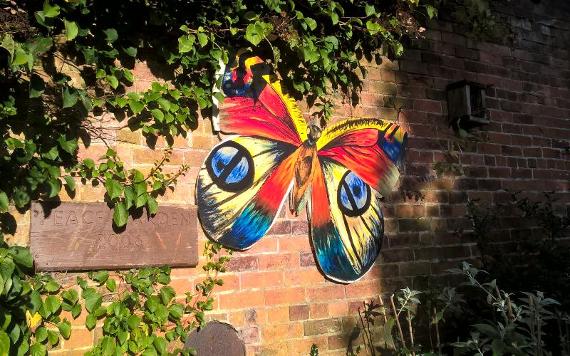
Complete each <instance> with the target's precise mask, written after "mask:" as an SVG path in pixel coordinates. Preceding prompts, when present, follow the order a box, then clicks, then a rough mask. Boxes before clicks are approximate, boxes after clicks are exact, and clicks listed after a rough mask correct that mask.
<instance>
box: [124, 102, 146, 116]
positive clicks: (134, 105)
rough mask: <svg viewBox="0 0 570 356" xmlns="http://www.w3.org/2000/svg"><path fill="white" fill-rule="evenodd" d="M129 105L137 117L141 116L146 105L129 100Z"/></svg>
mask: <svg viewBox="0 0 570 356" xmlns="http://www.w3.org/2000/svg"><path fill="white" fill-rule="evenodd" d="M128 105H129V108H130V109H131V111H132V112H133V114H135V115H138V114H140V113H141V112H142V111H143V109H144V103H142V102H141V101H140V100H134V99H129V101H128Z"/></svg>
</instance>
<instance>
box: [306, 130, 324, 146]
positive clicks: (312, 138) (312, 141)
mask: <svg viewBox="0 0 570 356" xmlns="http://www.w3.org/2000/svg"><path fill="white" fill-rule="evenodd" d="M322 132H323V130H322V129H321V128H320V127H319V126H317V125H309V135H308V136H309V138H308V139H307V143H308V144H309V146H314V145H316V144H317V141H318V139H319V138H320V137H321V133H322Z"/></svg>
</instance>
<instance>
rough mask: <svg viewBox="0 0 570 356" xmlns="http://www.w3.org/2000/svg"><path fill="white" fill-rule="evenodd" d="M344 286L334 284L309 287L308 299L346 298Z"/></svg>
mask: <svg viewBox="0 0 570 356" xmlns="http://www.w3.org/2000/svg"><path fill="white" fill-rule="evenodd" d="M344 296H345V293H344V286H343V285H332V286H328V287H321V288H310V289H309V288H308V289H307V299H308V300H310V301H319V302H320V301H327V300H337V299H341V298H344Z"/></svg>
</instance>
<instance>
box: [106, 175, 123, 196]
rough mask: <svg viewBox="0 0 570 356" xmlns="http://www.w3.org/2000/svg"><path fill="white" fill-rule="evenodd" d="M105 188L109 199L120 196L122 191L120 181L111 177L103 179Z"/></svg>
mask: <svg viewBox="0 0 570 356" xmlns="http://www.w3.org/2000/svg"><path fill="white" fill-rule="evenodd" d="M105 189H107V194H109V198H111V200H113V199H116V198H118V197H120V196H121V194H122V193H123V187H122V186H121V183H119V182H118V181H116V180H115V179H112V178H111V179H107V180H106V181H105Z"/></svg>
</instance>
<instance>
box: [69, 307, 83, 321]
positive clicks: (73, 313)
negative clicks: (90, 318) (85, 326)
mask: <svg viewBox="0 0 570 356" xmlns="http://www.w3.org/2000/svg"><path fill="white" fill-rule="evenodd" d="M80 314H81V305H80V304H75V305H74V306H73V308H71V316H73V319H77V317H78V316H79V315H80Z"/></svg>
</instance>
